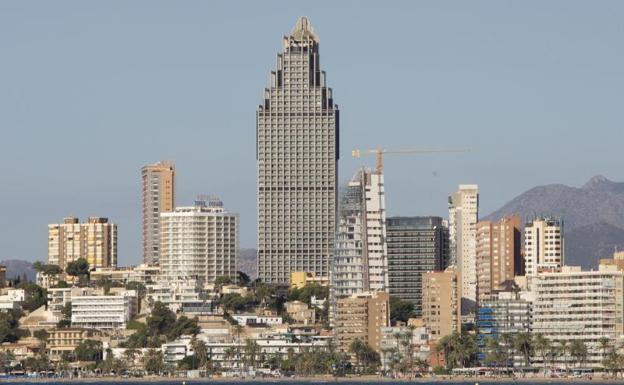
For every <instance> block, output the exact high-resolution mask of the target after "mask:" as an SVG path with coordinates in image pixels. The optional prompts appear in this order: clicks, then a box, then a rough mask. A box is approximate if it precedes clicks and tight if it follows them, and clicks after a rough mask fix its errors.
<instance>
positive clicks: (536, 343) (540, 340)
mask: <svg viewBox="0 0 624 385" xmlns="http://www.w3.org/2000/svg"><path fill="white" fill-rule="evenodd" d="M533 347H534V349H535V352H536V353H538V354H539V355H540V357H541V358H542V367H543V369H544V375H546V365H547V364H546V355H548V352H549V351H550V350H551V349H552V346H551V343H550V340H549V339H547V338H546V337H544V335H543V334H542V333H537V334H535V335H534V336H533Z"/></svg>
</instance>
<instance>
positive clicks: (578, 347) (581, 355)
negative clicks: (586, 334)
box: [570, 340, 587, 366]
mask: <svg viewBox="0 0 624 385" xmlns="http://www.w3.org/2000/svg"><path fill="white" fill-rule="evenodd" d="M570 355H571V356H572V357H574V359H575V360H576V362H577V363H578V364H579V366H581V364H583V363H584V362H585V360H586V359H587V345H585V342H583V341H582V340H574V341H572V343H571V344H570Z"/></svg>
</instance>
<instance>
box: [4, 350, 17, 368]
mask: <svg viewBox="0 0 624 385" xmlns="http://www.w3.org/2000/svg"><path fill="white" fill-rule="evenodd" d="M14 361H15V355H14V354H13V352H11V351H8V350H7V351H4V350H0V370H2V371H3V372H4V373H8V372H9V371H10V370H11V365H12V364H13V362H14Z"/></svg>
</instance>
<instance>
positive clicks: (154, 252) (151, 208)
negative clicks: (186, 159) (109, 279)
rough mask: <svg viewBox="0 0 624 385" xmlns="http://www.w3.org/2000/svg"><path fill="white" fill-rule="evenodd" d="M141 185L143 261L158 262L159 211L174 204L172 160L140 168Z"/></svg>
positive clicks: (173, 168)
mask: <svg viewBox="0 0 624 385" xmlns="http://www.w3.org/2000/svg"><path fill="white" fill-rule="evenodd" d="M141 181H142V185H143V262H144V263H147V264H158V262H159V256H160V254H159V248H160V235H159V234H160V213H166V212H170V211H173V207H174V206H175V167H174V165H173V163H172V162H169V161H162V162H157V163H153V164H148V165H146V166H144V167H143V168H142V169H141Z"/></svg>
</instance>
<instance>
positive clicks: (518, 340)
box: [513, 332, 533, 368]
mask: <svg viewBox="0 0 624 385" xmlns="http://www.w3.org/2000/svg"><path fill="white" fill-rule="evenodd" d="M513 346H514V349H516V351H518V352H520V353H521V354H522V357H523V358H524V366H525V367H527V368H528V367H529V366H530V365H531V355H532V354H533V340H532V338H531V335H530V334H529V333H527V332H520V333H518V334H516V336H515V337H514V340H513Z"/></svg>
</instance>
